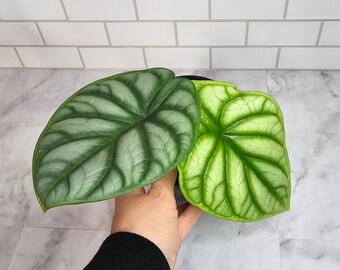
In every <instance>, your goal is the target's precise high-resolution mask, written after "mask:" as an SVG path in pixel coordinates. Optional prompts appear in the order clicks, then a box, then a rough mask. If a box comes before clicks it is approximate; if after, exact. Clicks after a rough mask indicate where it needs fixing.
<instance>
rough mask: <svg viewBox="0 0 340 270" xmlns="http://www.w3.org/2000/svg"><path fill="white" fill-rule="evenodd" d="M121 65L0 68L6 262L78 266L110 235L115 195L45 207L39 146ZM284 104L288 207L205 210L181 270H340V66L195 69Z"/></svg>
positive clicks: (0, 248)
mask: <svg viewBox="0 0 340 270" xmlns="http://www.w3.org/2000/svg"><path fill="white" fill-rule="evenodd" d="M118 72H121V71H119V70H105V69H103V70H56V69H44V70H39V69H37V70H19V69H8V70H7V69H3V70H0V269H4V270H6V269H11V270H13V269H14V270H16V269H21V270H33V269H44V270H45V269H46V270H50V269H51V270H52V269H53V270H54V269H58V270H59V269H61V270H64V269H65V270H66V269H82V267H83V266H84V265H85V264H86V263H87V262H88V261H89V260H90V259H91V258H92V256H93V255H94V253H95V252H96V251H97V249H98V247H99V246H100V244H101V243H102V241H103V239H104V238H105V237H106V236H107V235H108V231H109V228H110V225H111V224H110V223H111V217H112V214H113V208H114V200H108V201H103V202H98V203H91V204H85V205H76V206H65V207H59V208H54V209H51V210H49V211H47V213H45V214H44V213H42V211H41V209H40V206H39V204H38V202H37V200H36V198H35V195H34V190H33V186H32V178H31V159H32V153H33V149H34V145H35V143H36V140H37V139H38V136H39V134H40V132H41V131H42V129H43V127H44V125H45V124H46V122H47V120H48V119H49V117H50V115H51V114H52V113H53V112H54V110H55V109H56V108H57V107H58V106H59V105H60V103H61V102H62V101H63V100H64V99H65V98H66V97H68V96H69V95H70V94H72V93H74V92H75V91H76V90H78V89H79V88H81V87H83V86H84V85H86V84H88V83H90V82H92V81H94V80H97V79H100V78H103V77H107V76H110V75H112V74H115V73H118ZM176 73H177V74H179V75H180V74H194V75H201V76H206V77H210V78H213V79H215V80H222V81H228V82H232V83H234V84H236V85H237V86H238V88H239V89H242V90H260V91H263V92H268V93H269V94H270V95H272V96H274V98H275V99H276V100H277V101H278V103H279V104H280V106H281V108H282V111H283V114H284V118H285V125H286V130H287V147H288V151H289V156H290V161H291V167H292V199H291V210H290V211H289V212H286V213H283V214H281V215H279V216H276V217H273V218H271V219H266V220H262V221H260V222H256V223H235V222H230V221H225V220H221V219H217V218H214V217H212V216H210V215H207V214H203V215H202V216H201V218H200V219H199V221H198V222H197V224H196V225H195V226H194V228H193V230H192V232H191V234H190V235H189V237H188V238H187V239H186V240H185V242H184V244H183V248H182V250H181V252H180V255H179V258H178V263H177V266H176V270H191V269H195V270H196V269H198V270H201V269H211V270H213V269H228V270H229V269H231V270H234V269H240V270H241V269H261V270H266V269H271V270H272V269H273V270H276V269H282V270H291V269H294V270H295V269H297V270H299V269H311V270H314V269H315V270H316V269H317V270H319V269H330V270H333V269H334V270H335V269H340V262H339V258H340V196H339V190H340V158H339V157H340V146H339V145H340V118H339V117H340V72H337V71H331V72H329V71H322V72H321V71H320V72H318V71H297V72H294V71H269V72H266V71H230V70H229V71H223V70H212V71H195V70H178V71H176Z"/></svg>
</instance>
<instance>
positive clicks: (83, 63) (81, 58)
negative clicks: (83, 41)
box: [77, 47, 86, 68]
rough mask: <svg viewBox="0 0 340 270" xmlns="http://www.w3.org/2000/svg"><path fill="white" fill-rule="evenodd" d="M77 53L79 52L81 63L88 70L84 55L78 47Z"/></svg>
mask: <svg viewBox="0 0 340 270" xmlns="http://www.w3.org/2000/svg"><path fill="white" fill-rule="evenodd" d="M77 52H78V55H79V57H80V61H81V64H82V65H83V68H86V65H85V61H84V59H83V55H82V54H81V52H80V48H79V47H77Z"/></svg>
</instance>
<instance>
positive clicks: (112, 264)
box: [84, 232, 170, 270]
mask: <svg viewBox="0 0 340 270" xmlns="http://www.w3.org/2000/svg"><path fill="white" fill-rule="evenodd" d="M113 269H114V270H116V269H117V270H170V267H169V264H168V262H167V260H166V258H165V256H164V254H163V252H162V251H161V250H160V249H159V248H158V247H157V246H156V245H155V244H154V243H153V242H151V241H150V240H148V239H146V238H144V237H142V236H140V235H138V234H134V233H129V232H118V233H114V234H111V235H110V236H109V237H108V238H106V239H105V241H104V243H103V244H102V245H101V247H100V248H99V250H98V252H97V254H96V255H95V256H94V258H93V259H92V260H91V261H90V263H89V264H88V265H87V266H86V267H85V268H84V270H113Z"/></svg>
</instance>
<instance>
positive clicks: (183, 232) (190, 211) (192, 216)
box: [178, 204, 201, 241]
mask: <svg viewBox="0 0 340 270" xmlns="http://www.w3.org/2000/svg"><path fill="white" fill-rule="evenodd" d="M200 215H201V210H200V209H199V208H197V207H196V206H193V205H191V204H190V205H189V206H188V207H187V208H186V209H185V210H184V211H183V212H181V214H180V215H179V217H178V223H179V235H180V238H181V241H183V240H184V238H185V237H186V236H187V235H188V233H189V232H190V230H191V228H192V226H194V224H195V223H196V221H197V220H198V218H199V216H200Z"/></svg>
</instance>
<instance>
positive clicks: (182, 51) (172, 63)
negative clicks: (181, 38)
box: [146, 48, 209, 68]
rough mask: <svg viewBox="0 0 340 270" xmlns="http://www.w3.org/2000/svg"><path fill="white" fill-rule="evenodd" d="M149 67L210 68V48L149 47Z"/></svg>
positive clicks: (147, 55) (147, 57) (147, 54)
mask: <svg viewBox="0 0 340 270" xmlns="http://www.w3.org/2000/svg"><path fill="white" fill-rule="evenodd" d="M146 59H147V63H148V66H149V67H168V68H209V49H206V48H147V49H146Z"/></svg>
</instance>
